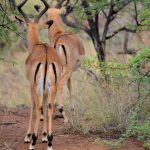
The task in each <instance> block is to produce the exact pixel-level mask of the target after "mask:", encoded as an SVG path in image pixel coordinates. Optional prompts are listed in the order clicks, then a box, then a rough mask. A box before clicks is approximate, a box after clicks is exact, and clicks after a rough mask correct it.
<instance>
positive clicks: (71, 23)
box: [61, 14, 89, 32]
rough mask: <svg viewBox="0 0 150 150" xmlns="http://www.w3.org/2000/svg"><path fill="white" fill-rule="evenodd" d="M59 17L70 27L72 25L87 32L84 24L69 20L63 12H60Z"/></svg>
mask: <svg viewBox="0 0 150 150" xmlns="http://www.w3.org/2000/svg"><path fill="white" fill-rule="evenodd" d="M61 18H62V20H63V22H64V23H65V24H66V25H67V26H70V27H72V28H78V29H80V30H83V31H85V32H88V30H89V29H88V28H87V27H85V26H83V25H79V24H78V23H77V22H74V23H73V22H71V21H69V20H68V19H67V16H66V15H65V14H62V15H61Z"/></svg>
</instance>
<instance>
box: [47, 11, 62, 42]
mask: <svg viewBox="0 0 150 150" xmlns="http://www.w3.org/2000/svg"><path fill="white" fill-rule="evenodd" d="M48 19H49V20H53V21H54V23H53V25H52V26H51V27H50V28H49V30H48V32H49V39H50V40H53V38H54V37H55V36H56V34H58V33H63V32H64V30H63V28H62V20H61V18H60V16H59V14H58V15H57V14H56V15H49V16H48Z"/></svg>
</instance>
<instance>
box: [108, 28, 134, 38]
mask: <svg viewBox="0 0 150 150" xmlns="http://www.w3.org/2000/svg"><path fill="white" fill-rule="evenodd" d="M121 31H127V32H132V33H136V29H134V30H133V29H128V28H126V27H125V26H124V27H121V28H120V29H118V30H116V31H114V32H113V33H112V34H111V35H108V36H106V40H108V39H111V38H112V37H114V36H115V35H116V34H118V33H119V32H121Z"/></svg>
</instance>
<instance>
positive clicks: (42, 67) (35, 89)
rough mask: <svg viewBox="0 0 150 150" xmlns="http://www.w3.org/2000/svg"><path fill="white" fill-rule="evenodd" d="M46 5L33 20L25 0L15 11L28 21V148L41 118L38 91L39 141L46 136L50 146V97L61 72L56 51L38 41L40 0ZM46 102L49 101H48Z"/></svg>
mask: <svg viewBox="0 0 150 150" xmlns="http://www.w3.org/2000/svg"><path fill="white" fill-rule="evenodd" d="M41 1H42V2H43V3H44V5H45V8H44V9H43V10H42V11H41V12H40V13H39V15H38V16H37V17H36V18H35V20H34V21H33V22H32V21H30V20H29V18H28V16H27V15H26V14H25V13H24V11H23V10H22V7H23V6H24V5H25V3H26V2H27V0H23V2H22V3H21V4H20V5H18V11H19V12H20V13H21V15H22V16H23V18H24V20H25V22H26V24H27V28H28V31H27V42H28V48H29V49H30V54H29V56H28V57H27V59H26V63H25V67H26V73H27V79H28V80H29V82H30V88H31V98H32V107H31V112H30V119H29V126H28V130H27V135H26V137H25V142H30V138H31V139H32V140H31V144H30V147H29V149H30V150H32V149H34V146H35V144H36V141H37V137H38V127H39V122H40V115H41V113H40V93H41V92H42V93H43V111H44V122H43V137H42V142H47V140H48V150H52V139H53V135H52V114H53V101H54V98H55V95H56V84H57V82H58V80H59V77H60V74H61V72H62V70H61V69H62V67H61V63H60V61H59V57H58V54H57V53H56V50H55V49H54V48H52V47H50V46H48V44H44V43H40V41H39V29H38V22H39V19H40V18H41V16H42V15H43V14H44V13H45V12H46V11H47V9H48V5H47V3H46V2H45V0H41ZM52 23H53V21H52V20H51V21H49V27H50V26H51V25H52ZM47 102H48V103H47ZM47 104H48V105H47ZM46 106H48V133H47V126H46V116H47V115H46V112H47V109H46V108H47V107H46ZM34 109H35V112H36V120H35V126H34V132H33V134H32V137H31V124H32V119H33V112H34Z"/></svg>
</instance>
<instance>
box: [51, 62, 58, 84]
mask: <svg viewBox="0 0 150 150" xmlns="http://www.w3.org/2000/svg"><path fill="white" fill-rule="evenodd" d="M52 67H53V70H54V74H55V83H56V82H57V72H56V66H55V64H54V63H52Z"/></svg>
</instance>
